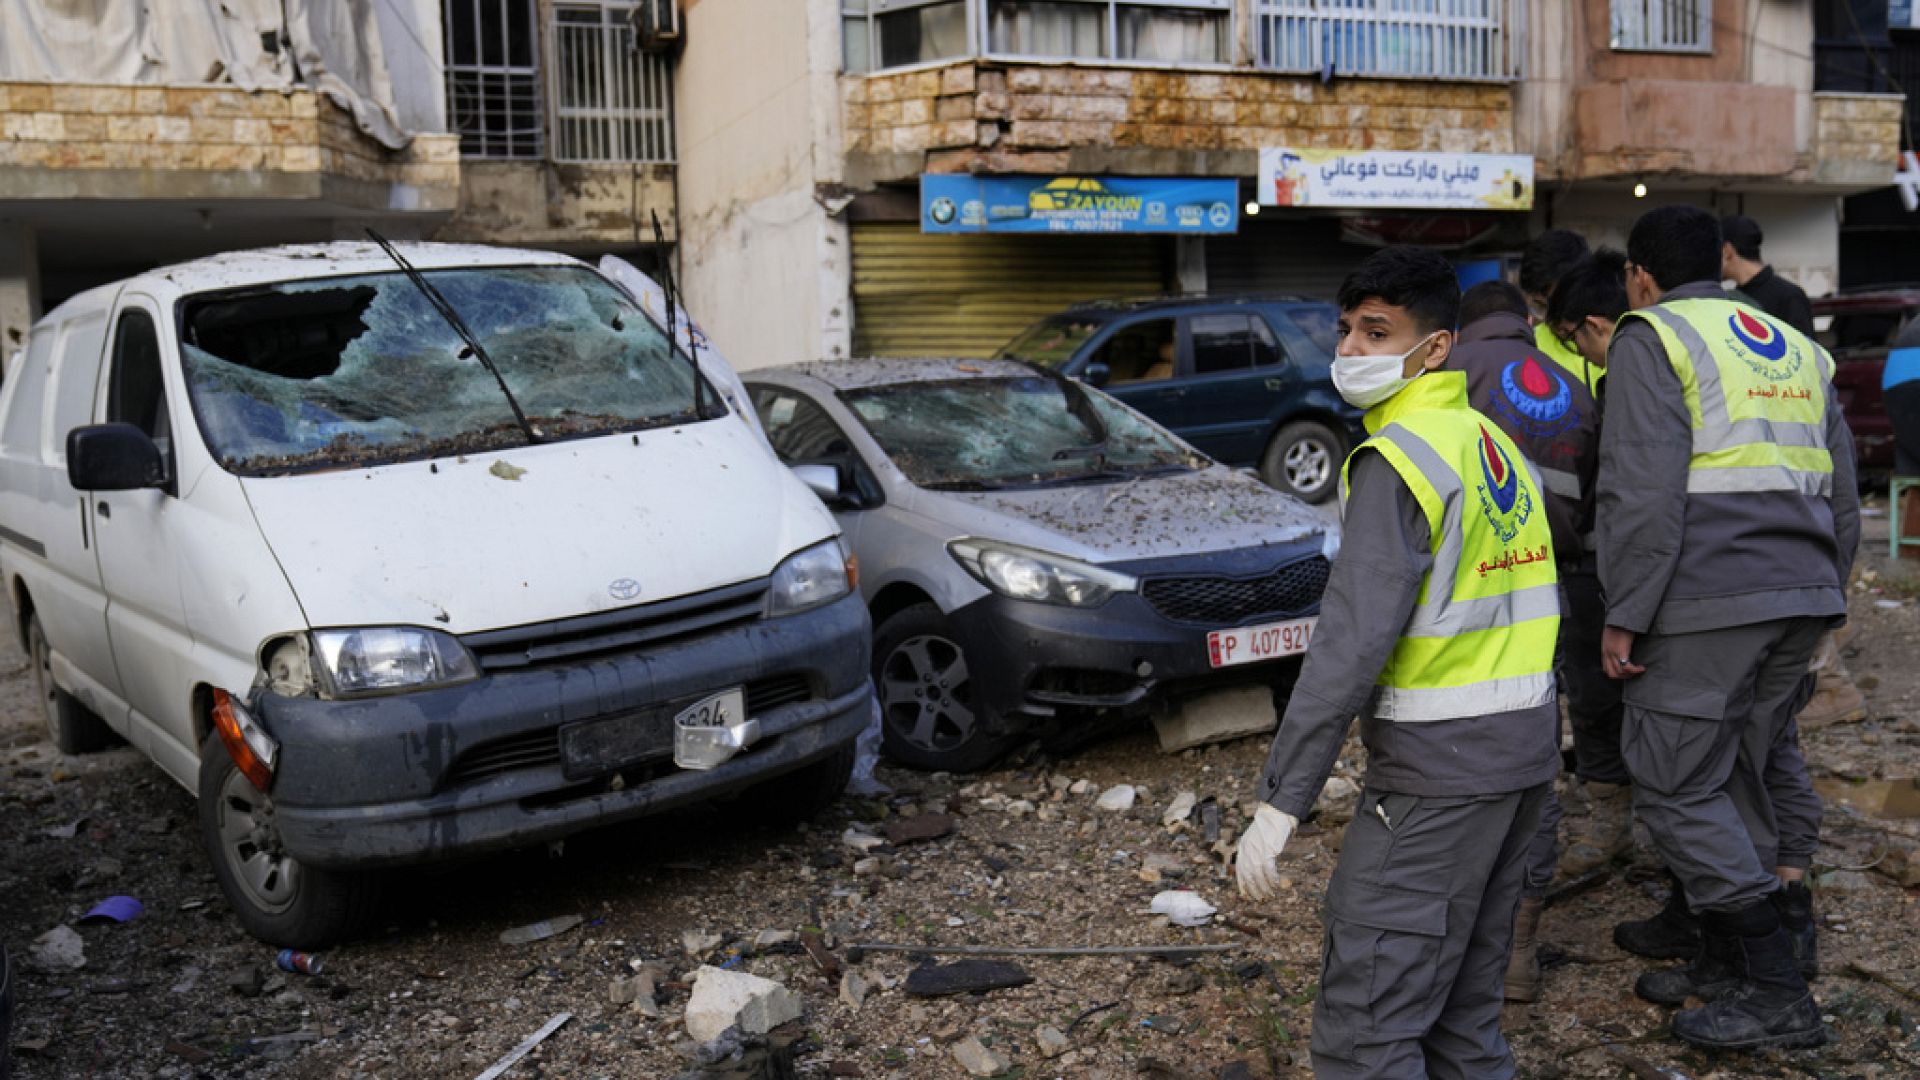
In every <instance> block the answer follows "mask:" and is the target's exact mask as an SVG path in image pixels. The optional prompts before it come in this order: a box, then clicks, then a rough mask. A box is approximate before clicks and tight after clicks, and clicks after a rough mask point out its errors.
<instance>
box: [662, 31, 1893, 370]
mask: <svg viewBox="0 0 1920 1080" xmlns="http://www.w3.org/2000/svg"><path fill="white" fill-rule="evenodd" d="M1822 2H1824V0H1822ZM1814 8H1815V3H1814V0H1604V2H1602V0H1595V2H1592V3H1572V2H1569V0H1337V2H1335V0H792V2H791V3H784V4H778V5H768V4H762V3H757V2H754V0H697V2H695V3H689V4H687V5H686V10H685V15H684V21H685V30H686V42H687V44H686V52H685V54H684V56H683V57H682V59H681V62H680V67H679V70H678V73H677V78H676V87H677V93H678V95H679V101H680V111H679V117H680V119H681V122H682V127H681V134H682V141H681V153H680V180H681V213H682V222H681V224H682V230H683V232H682V245H681V250H680V257H681V259H682V261H683V265H684V267H685V281H686V284H687V291H688V294H689V299H690V302H691V303H692V304H693V305H694V310H696V311H697V312H698V313H699V314H700V316H701V318H702V319H703V321H704V322H705V323H706V324H707V326H708V329H709V331H710V332H711V333H712V334H713V335H714V336H715V338H716V340H717V341H718V342H719V343H720V345H721V346H722V348H723V349H725V350H726V352H727V353H728V355H729V356H731V357H733V358H734V359H735V360H736V362H737V363H741V364H742V365H743V366H757V365H759V364H762V363H777V362H785V361H792V360H799V359H814V358H833V357H840V356H848V355H856V354H860V353H867V352H887V353H955V354H961V355H980V354H984V353H989V352H991V351H992V350H993V349H994V348H995V347H997V346H998V345H999V344H1000V343H1002V342H1004V341H1005V340H1006V339H1007V338H1008V337H1010V336H1011V335H1012V334H1013V333H1014V332H1016V331H1017V330H1018V329H1019V328H1020V327H1021V326H1023V325H1025V324H1026V323H1027V322H1029V321H1030V320H1032V319H1033V318H1035V317H1037V316H1038V315H1040V314H1044V313H1046V312H1048V311H1052V310H1057V309H1058V308H1060V307H1061V306H1064V305H1065V304H1067V303H1069V302H1073V301H1076V300H1082V299H1089V298H1094V297H1101V296H1113V295H1125V294H1141V293H1168V292H1201V291H1213V292H1216V293H1217V292H1233V291H1252V290H1259V291H1268V290H1277V291H1289V292H1300V293H1307V294H1310V295H1326V294H1328V293H1329V292H1330V291H1331V289H1332V288H1333V287H1334V286H1335V285H1337V283H1338V280H1339V278H1340V276H1341V275H1343V274H1344V273H1345V271H1346V269H1347V268H1349V267H1350V266H1351V265H1353V263H1355V262H1357V261H1358V259H1359V258H1361V257H1363V256H1364V254H1365V253H1366V251H1368V250H1371V248H1372V247H1373V246H1377V245H1379V244H1382V243H1388V242H1400V241H1404V242H1416V243H1426V244H1430V245H1433V246H1435V247H1438V248H1440V249H1442V250H1444V251H1446V252H1447V253H1448V254H1450V255H1452V256H1454V257H1455V258H1456V259H1459V260H1461V261H1463V262H1485V261H1492V262H1493V263H1494V264H1495V265H1496V266H1497V265H1498V263H1499V260H1501V259H1503V258H1509V259H1510V258H1511V256H1512V255H1513V253H1515V252H1517V251H1518V250H1519V248H1520V247H1521V246H1522V245H1523V244H1524V242H1525V239H1526V237H1527V236H1528V235H1530V234H1531V233H1532V232H1534V231H1537V230H1539V229H1540V228H1543V227H1547V226H1550V225H1560V226H1566V227H1572V228H1576V229H1579V230H1581V231H1583V232H1586V233H1587V234H1589V235H1590V236H1591V237H1592V238H1593V239H1594V240H1595V241H1600V242H1615V243H1618V242H1620V241H1621V240H1622V239H1623V237H1624V230H1625V228H1626V226H1627V225H1629V224H1630V223H1631V221H1632V219H1633V218H1634V217H1635V216H1637V214H1638V213H1640V212H1641V211H1644V210H1645V209H1647V208H1649V207H1650V206H1653V205H1657V204H1659V203H1661V202H1664V201H1678V200H1684V201H1689V202H1696V203H1703V204H1707V205H1711V206H1713V207H1715V208H1716V209H1719V210H1722V211H1726V212H1732V211H1745V212H1747V213H1750V214H1753V215H1754V216H1755V217H1758V218H1760V219H1761V220H1762V222H1763V224H1764V225H1766V226H1767V228H1768V232H1769V243H1768V255H1769V256H1770V257H1772V258H1774V260H1775V262H1776V264H1777V265H1779V266H1780V268H1781V269H1782V271H1783V272H1786V273H1789V274H1792V275H1797V276H1799V277H1801V278H1802V279H1803V280H1805V282H1806V283H1807V284H1808V286H1809V288H1810V289H1811V290H1812V291H1814V292H1816V293H1818V292H1822V291H1825V290H1826V289H1829V288H1831V287H1832V285H1833V284H1834V283H1835V282H1837V280H1838V262H1839V253H1838V250H1839V249H1838V225H1839V213H1840V206H1841V199H1842V198H1843V197H1844V196H1846V195H1848V194H1851V193H1853V192H1857V191H1861V190H1865V189H1866V188H1868V187H1875V186H1884V185H1885V184H1886V183H1887V179H1888V177H1890V176H1891V174H1892V170H1893V168H1894V159H1895V156H1896V151H1897V147H1898V119H1899V104H1898V102H1897V101H1896V100H1894V99H1892V98H1889V97H1887V96H1886V95H1876V94H1873V93H1852V92H1837V91H1829V90H1828V89H1826V88H1823V87H1817V86H1816V85H1815V80H1814V63H1813V50H1812V32H1813V24H1814ZM1396 177H1397V178H1400V179H1391V178H1396ZM1476 178H1477V179H1476ZM1456 181H1458V182H1456ZM1176 183H1208V184H1212V185H1214V186H1212V187H1210V188H1207V189H1206V190H1207V191H1209V192H1211V194H1209V195H1207V196H1205V197H1204V199H1203V200H1202V203H1201V204H1200V205H1202V206H1204V207H1205V209H1206V210H1207V211H1208V214H1207V215H1206V216H1208V217H1215V216H1219V217H1223V218H1224V219H1225V222H1224V224H1222V225H1221V226H1220V227H1207V226H1206V225H1202V226H1201V227H1199V228H1196V229H1182V228H1180V227H1178V226H1179V224H1180V223H1179V222H1177V221H1176V220H1174V218H1173V216H1172V213H1171V211H1173V210H1177V209H1178V208H1177V207H1174V206H1172V204H1168V206H1169V213H1168V214H1166V215H1163V217H1162V219H1161V220H1160V221H1159V222H1158V224H1159V226H1160V227H1158V228H1155V227H1153V226H1154V224H1155V223H1154V222H1140V221H1130V222H1124V223H1117V224H1116V223H1115V222H1112V221H1107V222H1103V223H1102V224H1100V225H1097V226H1093V227H1089V228H1085V229H1082V228H1080V227H1079V225H1078V224H1069V225H1066V226H1062V225H1060V224H1059V223H1058V222H1057V219H1058V218H1059V217H1063V216H1064V217H1072V216H1073V215H1071V214H1068V215H1058V214H1049V213H1047V212H1044V211H1045V208H1046V207H1048V206H1050V205H1052V204H1051V203H1050V202H1049V200H1053V199H1065V198H1068V197H1067V196H1063V195H1058V194H1057V193H1058V192H1059V191H1060V189H1061V188H1060V186H1061V185H1066V186H1069V187H1077V188H1085V189H1089V190H1092V191H1097V192H1103V193H1105V196H1095V197H1091V198H1087V199H1081V200H1079V201H1078V205H1083V206H1100V205H1108V204H1107V203H1102V202H1100V198H1102V197H1106V196H1111V197H1112V199H1114V200H1123V199H1124V198H1126V197H1128V195H1127V193H1129V192H1132V193H1135V195H1134V196H1133V197H1135V198H1136V202H1143V203H1144V204H1145V205H1147V206H1151V205H1152V203H1153V202H1154V201H1156V199H1157V196H1156V194H1155V193H1156V192H1160V191H1167V192H1173V191H1176V190H1177V189H1176V188H1173V187H1168V186H1167V185H1169V184H1176ZM1222 183H1225V184H1226V185H1227V186H1225V187H1224V188H1223V187H1220V186H1219V185H1220V184H1222ZM1050 184H1051V185H1054V186H1053V187H1052V188H1049V187H1048V185H1050ZM972 191H978V192H980V193H981V194H979V195H977V196H970V195H968V194H967V193H968V192H972ZM1022 192H1025V201H1026V203H1027V204H1028V206H1029V207H1030V209H1031V212H1026V213H1023V212H1022V210H1021V208H1020V203H1021V202H1022V201H1023V200H1022V198H1021V195H1022ZM1222 192H1226V193H1230V194H1229V195H1227V196H1222V195H1221V194H1220V193H1222ZM948 193H957V194H948ZM1168 197H1169V198H1179V197H1180V196H1178V195H1169V196H1168ZM1223 202H1224V203H1226V204H1227V209H1228V211H1229V212H1228V213H1226V214H1225V215H1220V214H1219V204H1221V203H1223ZM970 205H971V208H972V209H971V217H970V211H969V206H970ZM1112 205H1119V203H1118V202H1114V203H1112ZM942 215H945V216H946V217H947V219H948V220H947V221H945V222H943V221H940V220H939V218H940V217H941V216H942ZM1092 216H1095V217H1100V216H1102V215H1100V214H1098V213H1095V214H1093V215H1092ZM1106 216H1112V215H1106ZM1044 218H1053V219H1056V220H1053V221H1044V222H1043V221H1042V220H1041V219H1044ZM1079 224H1084V222H1083V223H1079ZM969 225H971V226H973V227H967V226H969Z"/></svg>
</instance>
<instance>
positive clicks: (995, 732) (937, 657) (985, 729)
mask: <svg viewBox="0 0 1920 1080" xmlns="http://www.w3.org/2000/svg"><path fill="white" fill-rule="evenodd" d="M956 657H957V658H958V659H959V662H960V668H959V678H958V679H957V680H954V681H955V685H953V686H944V685H942V686H941V687H939V688H940V689H944V690H947V691H950V692H951V697H950V698H948V697H947V696H945V695H943V696H942V700H941V701H940V702H938V703H931V704H929V705H927V706H923V707H922V706H916V705H915V704H914V702H915V699H914V698H909V697H905V696H901V697H898V698H894V697H889V694H888V685H889V671H890V670H891V671H892V672H893V674H894V675H897V676H901V678H897V679H894V680H893V684H894V685H899V684H900V683H901V682H903V681H904V680H905V676H907V675H909V674H917V675H919V676H922V677H924V675H925V672H924V671H921V670H920V668H921V667H923V666H926V665H925V664H924V663H923V659H925V658H931V659H932V662H933V664H935V665H941V664H944V663H950V662H951V661H952V659H953V658H956ZM965 665H966V656H965V654H964V653H963V652H962V651H961V649H960V643H959V640H958V639H957V638H955V637H954V634H953V628H952V626H951V625H949V624H948V622H947V617H946V616H945V615H942V614H941V613H940V609H939V608H937V607H935V606H934V605H932V604H930V603H927V604H915V605H913V606H912V607H909V608H903V609H901V610H899V611H896V612H894V613H893V614H892V615H889V616H887V618H886V619H885V621H883V622H881V624H880V625H879V626H878V627H876V628H874V631H873V685H874V688H875V689H876V690H878V691H879V693H880V746H881V749H882V750H884V751H886V754H887V756H888V757H890V758H892V759H893V760H895V761H897V762H899V763H900V764H902V765H906V766H908V767H910V768H915V769H924V770H927V771H931V772H963V773H964V772H975V771H977V770H979V769H984V768H986V767H987V766H988V765H991V764H993V763H994V761H996V760H998V759H999V757H1000V755H1002V754H1004V753H1006V751H1007V747H1009V746H1010V745H1012V743H1013V737H1012V736H1011V735H1008V734H1007V733H1005V732H1004V731H1001V730H1000V724H999V718H998V717H996V716H994V715H993V714H992V713H991V712H990V711H989V710H988V709H987V707H986V705H985V704H984V702H982V701H981V700H980V698H981V695H979V694H976V693H973V692H972V690H973V688H972V677H971V675H970V674H968V672H967V669H966V666H965ZM925 708H931V709H932V710H933V712H934V717H935V719H934V723H933V724H932V725H920V724H919V723H918V721H919V720H920V719H921V717H922V716H923V710H924V709H925Z"/></svg>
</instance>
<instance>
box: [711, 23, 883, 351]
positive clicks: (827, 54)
mask: <svg viewBox="0 0 1920 1080" xmlns="http://www.w3.org/2000/svg"><path fill="white" fill-rule="evenodd" d="M838 19H839V5H838V3H837V0H792V2H786V3H780V4H767V3H764V2H762V0H695V2H689V3H687V4H686V25H687V48H686V52H685V53H684V54H683V55H682V56H681V58H680V62H679V65H678V69H677V73H676V76H675V78H676V84H675V98H676V100H677V101H678V103H679V115H678V121H679V140H680V227H681V236H682V242H681V247H680V267H681V274H682V284H683V287H684V289H685V291H686V296H687V307H688V309H689V310H690V311H692V312H693V313H694V317H695V318H697V319H699V320H700V322H701V325H702V326H703V327H704V328H706V329H707V331H708V332H709V333H710V334H712V335H713V338H714V341H715V343H716V344H717V345H718V346H719V347H720V349H721V351H722V352H724V353H725V354H726V355H727V357H728V359H730V360H731V361H733V363H734V364H735V365H736V366H738V367H740V368H743V369H744V368H756V367H765V366H767V365H770V364H785V363H793V362H796V361H801V360H816V359H822V358H835V357H844V356H845V355H846V354H847V348H848V327H849V325H850V311H849V303H848V300H847V296H846V289H847V285H846V282H847V279H848V274H847V266H848V255H847V242H846V227H845V225H844V223H843V222H841V221H840V220H839V219H838V218H837V217H836V216H835V215H836V214H837V213H838V211H839V210H840V209H841V204H840V203H839V202H838V201H837V200H836V199H835V198H833V197H832V195H831V193H832V192H834V191H835V190H837V189H836V187H835V184H836V182H837V181H838V180H839V175H838V174H839V168H840V166H839V160H840V158H839V155H838V154H837V153H835V152H834V151H835V149H836V148H837V147H838V146H839V143H840V136H839V127H838V125H839V119H838V112H839V108H838V105H839V92H838V89H837V79H838V71H839V48H840V35H839V29H838V26H837V22H838ZM796 42H805V43H806V45H807V47H806V48H805V49H800V48H795V47H794V43H796ZM796 329H798V330H799V332H798V333H796V332H795V331H796Z"/></svg>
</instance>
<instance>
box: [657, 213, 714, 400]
mask: <svg viewBox="0 0 1920 1080" xmlns="http://www.w3.org/2000/svg"><path fill="white" fill-rule="evenodd" d="M647 213H648V214H650V215H652V217H653V246H655V247H657V248H659V249H661V255H660V278H661V291H663V292H665V293H666V294H667V348H668V349H669V350H672V349H674V348H676V347H677V346H678V345H679V342H677V341H676V340H675V339H674V336H673V317H674V313H675V311H676V310H677V309H678V307H679V305H678V304H677V303H676V302H675V297H674V294H673V257H672V256H670V255H668V254H666V246H667V242H666V239H665V238H664V236H663V234H662V233H661V231H660V211H658V210H649V211H647ZM687 362H688V363H690V364H692V365H693V418H694V419H695V420H705V419H706V418H707V402H706V397H705V395H704V394H703V393H702V392H701V390H702V387H703V386H704V385H705V383H706V381H707V380H706V379H704V378H701V376H700V343H699V341H698V340H696V335H695V334H694V332H693V323H692V321H691V320H689V321H688V323H687Z"/></svg>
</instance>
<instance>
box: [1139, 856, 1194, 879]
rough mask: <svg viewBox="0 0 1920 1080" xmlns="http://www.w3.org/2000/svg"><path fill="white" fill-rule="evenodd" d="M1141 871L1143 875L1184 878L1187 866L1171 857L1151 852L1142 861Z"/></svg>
mask: <svg viewBox="0 0 1920 1080" xmlns="http://www.w3.org/2000/svg"><path fill="white" fill-rule="evenodd" d="M1141 869H1142V871H1143V873H1152V874H1154V875H1155V876H1157V877H1184V876H1186V873H1187V864H1186V863H1184V862H1181V861H1180V860H1179V859H1176V858H1174V857H1173V856H1171V855H1162V854H1161V853H1160V852H1157V851H1150V852H1148V853H1147V857H1146V858H1145V859H1144V860H1142V863H1141Z"/></svg>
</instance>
